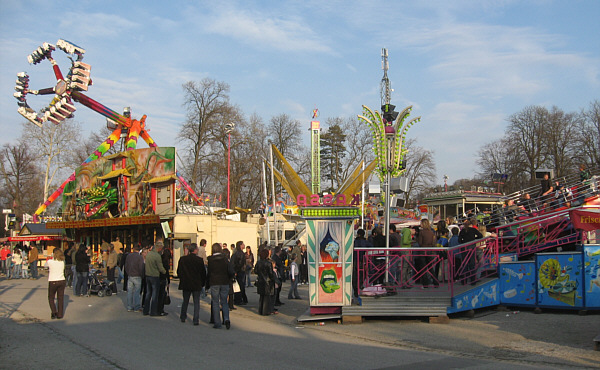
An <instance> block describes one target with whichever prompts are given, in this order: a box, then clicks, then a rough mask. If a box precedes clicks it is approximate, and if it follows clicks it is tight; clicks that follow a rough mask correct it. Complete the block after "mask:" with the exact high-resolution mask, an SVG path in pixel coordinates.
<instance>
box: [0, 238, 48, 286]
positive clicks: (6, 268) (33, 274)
mask: <svg viewBox="0 0 600 370" xmlns="http://www.w3.org/2000/svg"><path fill="white" fill-rule="evenodd" d="M38 253H39V251H38V248H37V245H31V246H27V245H24V244H22V243H19V244H17V245H16V246H14V247H12V248H11V246H10V245H9V244H6V243H5V244H2V245H0V276H4V277H6V278H7V279H34V280H37V279H38V263H39V260H38V257H39V255H38Z"/></svg>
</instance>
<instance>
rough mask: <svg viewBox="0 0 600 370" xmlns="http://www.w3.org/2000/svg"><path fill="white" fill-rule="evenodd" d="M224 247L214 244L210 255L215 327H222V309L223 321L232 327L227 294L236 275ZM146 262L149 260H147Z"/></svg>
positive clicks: (210, 282)
mask: <svg viewBox="0 0 600 370" xmlns="http://www.w3.org/2000/svg"><path fill="white" fill-rule="evenodd" d="M222 252H223V248H222V247H221V245H220V244H219V243H215V244H213V245H212V255H211V256H210V257H208V274H207V279H206V287H207V288H209V287H210V297H211V306H212V307H211V308H212V309H211V311H212V315H213V321H214V326H213V328H215V329H221V327H222V325H221V314H220V313H221V309H222V310H223V321H225V327H226V328H227V329H229V328H230V326H231V322H230V321H229V305H228V304H227V295H229V283H230V282H231V280H232V279H233V277H234V276H235V274H234V272H233V267H232V266H231V264H230V263H229V260H228V259H227V256H225V254H223V253H222ZM146 263H148V262H147V260H146Z"/></svg>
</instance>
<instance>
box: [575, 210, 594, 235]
mask: <svg viewBox="0 0 600 370" xmlns="http://www.w3.org/2000/svg"><path fill="white" fill-rule="evenodd" d="M569 216H570V217H571V222H572V223H573V226H574V227H575V228H576V229H579V230H584V231H596V230H600V209H589V210H586V209H574V210H572V211H569Z"/></svg>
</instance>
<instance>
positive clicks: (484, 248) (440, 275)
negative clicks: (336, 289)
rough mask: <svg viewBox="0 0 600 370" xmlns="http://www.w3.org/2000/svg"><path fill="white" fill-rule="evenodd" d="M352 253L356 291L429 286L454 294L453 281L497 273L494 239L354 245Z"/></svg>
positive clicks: (475, 279)
mask: <svg viewBox="0 0 600 370" xmlns="http://www.w3.org/2000/svg"><path fill="white" fill-rule="evenodd" d="M354 253H355V255H354V257H355V269H356V270H355V276H356V278H357V286H356V289H357V290H358V293H359V294H363V293H369V292H370V291H373V289H372V287H375V286H379V285H381V286H383V287H384V289H385V292H386V293H397V292H398V291H399V290H401V289H412V290H418V289H423V290H426V289H428V290H437V291H449V292H450V294H454V288H455V285H456V284H462V285H466V284H476V283H477V282H478V281H480V280H482V279H484V278H486V277H489V276H491V275H494V274H496V266H497V265H498V243H497V241H496V239H495V238H485V239H479V240H476V241H473V242H470V243H465V244H461V245H458V246H455V247H440V248H388V249H386V248H355V249H354ZM365 289H366V290H365Z"/></svg>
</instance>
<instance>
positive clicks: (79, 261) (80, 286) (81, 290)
mask: <svg viewBox="0 0 600 370" xmlns="http://www.w3.org/2000/svg"><path fill="white" fill-rule="evenodd" d="M88 249H89V247H86V245H85V244H83V243H82V244H80V245H79V249H78V250H77V253H75V271H76V272H77V284H76V285H75V295H78V296H83V295H87V290H88V273H89V272H90V262H91V260H90V256H88Z"/></svg>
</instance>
